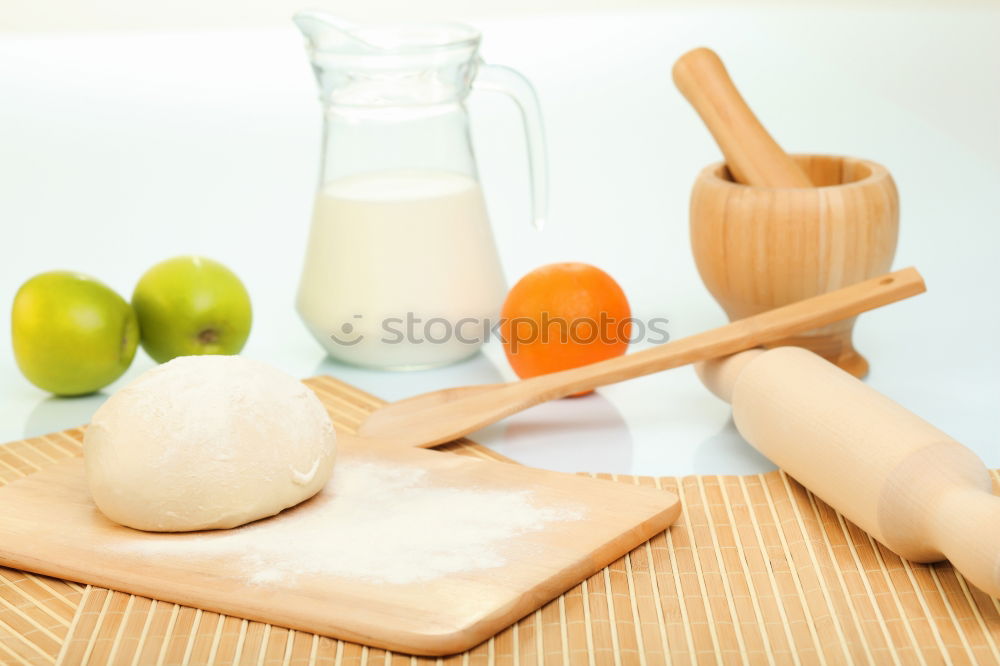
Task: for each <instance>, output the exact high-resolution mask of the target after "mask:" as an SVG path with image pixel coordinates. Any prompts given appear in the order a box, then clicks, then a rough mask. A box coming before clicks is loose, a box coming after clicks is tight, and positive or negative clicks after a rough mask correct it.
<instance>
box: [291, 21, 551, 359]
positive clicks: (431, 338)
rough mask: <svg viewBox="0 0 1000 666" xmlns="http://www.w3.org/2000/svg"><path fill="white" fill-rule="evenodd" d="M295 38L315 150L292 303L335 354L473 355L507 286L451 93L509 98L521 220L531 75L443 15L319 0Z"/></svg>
mask: <svg viewBox="0 0 1000 666" xmlns="http://www.w3.org/2000/svg"><path fill="white" fill-rule="evenodd" d="M294 21H295V23H296V25H298V27H299V28H300V29H301V30H302V32H303V33H304V34H305V36H306V44H307V49H308V52H309V57H310V59H311V61H312V65H313V71H314V73H315V75H316V79H317V81H318V83H319V88H320V102H321V104H322V106H323V121H324V125H323V152H322V158H321V160H322V161H321V169H320V182H319V189H318V192H317V195H316V202H315V208H314V213H313V220H312V227H311V231H310V235H309V246H308V249H307V252H306V258H305V265H304V267H303V271H302V278H301V281H300V283H299V292H298V299H297V308H298V311H299V314H300V315H301V317H302V319H303V320H304V321H305V323H306V326H307V327H308V328H309V330H310V331H311V332H312V334H313V335H314V336H315V337H316V339H317V340H318V341H319V342H320V344H322V345H323V347H324V348H326V350H327V351H328V352H329V353H330V355H331V356H333V357H334V358H336V359H339V360H342V361H345V362H348V363H353V364H356V365H362V366H368V367H377V368H391V369H415V368H426V367H432V366H436V365H443V364H446V363H452V362H454V361H458V360H460V359H462V358H465V357H467V356H469V355H471V354H473V353H475V352H476V351H477V350H478V349H479V347H480V346H481V344H482V342H483V341H484V340H485V339H486V338H487V337H488V335H489V327H490V326H492V325H493V324H495V323H496V318H497V316H498V313H499V310H500V306H501V305H502V303H503V299H504V296H505V294H506V283H505V281H504V277H503V272H502V270H501V266H500V259H499V256H498V254H497V249H496V245H495V243H494V240H493V233H492V230H491V228H490V224H489V220H488V218H487V214H486V206H485V202H484V200H483V193H482V190H481V189H480V187H479V182H478V176H477V172H476V162H475V157H474V155H473V150H472V145H471V143H470V139H469V118H468V114H467V112H466V109H465V106H464V101H465V98H466V97H467V96H468V94H469V93H470V91H471V90H472V89H473V88H476V89H489V90H494V91H498V92H503V93H506V94H507V95H509V96H510V97H512V98H513V99H514V101H515V102H516V103H517V104H518V106H519V107H520V110H521V116H522V118H523V120H524V127H525V134H526V136H527V146H528V157H529V165H528V166H529V169H530V183H531V187H532V206H533V216H534V223H535V226H536V227H539V228H540V227H541V226H542V224H543V220H544V216H545V207H546V182H545V178H546V165H545V147H544V140H543V133H542V120H541V113H540V111H539V107H538V100H537V98H536V97H535V93H534V90H533V89H532V87H531V84H530V83H529V82H528V81H527V80H526V79H525V78H524V77H523V76H521V75H520V74H518V73H517V72H515V71H513V70H511V69H509V68H505V67H497V66H494V65H486V64H484V63H483V61H482V59H481V58H479V56H478V48H479V41H480V34H479V32H478V31H477V30H475V29H474V28H471V27H468V26H465V25H460V24H452V23H441V24H414V25H384V26H355V25H350V24H347V23H345V22H344V21H341V20H339V19H336V18H334V17H332V16H329V15H326V14H322V13H318V12H303V13H299V14H296V15H295V17H294Z"/></svg>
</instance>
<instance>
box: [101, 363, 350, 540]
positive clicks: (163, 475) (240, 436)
mask: <svg viewBox="0 0 1000 666" xmlns="http://www.w3.org/2000/svg"><path fill="white" fill-rule="evenodd" d="M335 440H336V435H335V434H334V430H333V424H332V423H331V422H330V417H329V416H328V415H327V413H326V410H325V409H324V408H323V405H322V404H321V403H320V401H319V400H318V399H317V398H316V395H315V394H314V393H313V392H312V391H311V390H309V389H308V388H307V387H306V386H305V385H304V384H302V383H301V382H299V381H298V380H296V379H295V378H293V377H290V376H289V375H286V374H285V373H283V372H281V371H280V370H277V369H275V368H273V367H271V366H269V365H267V364H265V363H261V362H259V361H253V360H250V359H246V358H243V357H240V356H182V357H179V358H176V359H174V360H172V361H169V362H168V363H164V364H163V365H161V366H159V367H156V368H153V369H152V370H149V371H148V372H145V373H143V374H142V375H140V376H139V377H138V378H137V379H136V380H135V381H133V382H132V383H131V384H129V385H128V386H126V387H125V388H123V389H121V390H120V391H118V392H117V393H115V394H114V395H113V396H111V398H110V399H108V401H107V402H105V403H104V404H103V405H101V407H100V408H99V409H98V410H97V412H96V413H95V414H94V418H93V421H92V423H91V424H90V426H89V427H88V428H87V431H86V434H85V435H84V439H83V447H84V459H85V462H86V468H87V481H88V483H89V484H90V492H91V494H92V495H93V498H94V502H95V503H96V504H97V507H98V508H99V509H100V510H101V511H102V512H103V513H104V515H106V516H107V517H108V518H110V519H111V520H113V521H115V522H117V523H121V524H122V525H127V526H129V527H134V528H136V529H140V530H150V531H154V532H182V531H188V530H202V529H215V528H227V527H236V526H237V525H242V524H244V523H248V522H250V521H253V520H257V519H258V518H264V517H266V516H272V515H274V514H276V513H278V512H279V511H281V510H282V509H285V508H288V507H290V506H293V505H295V504H298V503H299V502H302V501H304V500H306V499H308V498H310V497H312V496H313V495H314V494H316V493H317V492H318V491H319V490H320V489H321V488H322V487H323V486H324V485H325V484H326V482H327V481H328V480H329V478H330V475H331V474H332V472H333V461H334V453H335V448H336V446H335Z"/></svg>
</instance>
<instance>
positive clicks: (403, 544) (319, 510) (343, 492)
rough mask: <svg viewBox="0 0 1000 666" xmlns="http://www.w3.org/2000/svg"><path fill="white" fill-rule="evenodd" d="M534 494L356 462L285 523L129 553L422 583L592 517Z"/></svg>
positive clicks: (287, 573) (263, 574) (254, 575)
mask: <svg viewBox="0 0 1000 666" xmlns="http://www.w3.org/2000/svg"><path fill="white" fill-rule="evenodd" d="M531 496H532V492H531V491H530V490H492V489H482V488H474V487H448V486H440V485H433V484H432V483H431V482H430V481H429V480H428V479H427V478H426V472H425V470H423V469H421V468H417V467H400V466H388V465H385V464H383V463H378V462H374V461H363V460H356V459H348V460H343V461H341V462H340V463H338V464H337V466H336V467H335V468H334V474H333V479H332V480H331V482H330V483H329V484H328V485H327V486H326V488H325V489H324V490H323V491H322V492H321V493H320V494H318V495H317V496H316V497H315V498H313V499H312V500H310V501H309V502H307V503H305V504H303V505H301V506H299V507H298V508H295V509H292V510H289V511H286V512H284V513H282V514H280V515H279V516H277V517H275V518H271V519H267V520H263V521H260V522H257V523H252V524H250V525H246V526H244V527H240V528H237V529H233V530H226V531H217V532H205V533H200V534H197V535H192V534H187V535H176V534H162V535H148V537H147V538H143V539H142V540H141V541H139V540H132V541H130V542H129V543H128V544H127V545H124V546H122V547H125V548H130V549H134V550H137V551H140V552H142V553H143V554H145V555H148V556H149V557H150V558H155V557H157V556H161V555H168V554H169V555H174V556H195V555H200V556H209V557H225V558H232V559H233V561H234V564H237V565H238V568H239V569H242V570H245V571H247V572H249V573H248V576H247V580H248V582H251V583H254V584H259V585H275V584H281V583H284V582H287V581H289V580H292V579H294V578H296V577H298V576H301V575H320V574H321V575H333V576H342V577H346V578H355V579H361V580H365V581H369V582H376V583H395V584H406V583H417V582H423V581H428V580H432V579H435V578H440V577H442V576H445V575H447V574H450V573H457V572H463V571H474V570H480V569H490V568H494V567H500V566H503V565H504V564H505V563H506V561H507V560H506V557H505V555H504V552H505V549H509V548H510V547H511V546H510V544H509V540H510V539H511V538H512V537H514V536H516V535H518V534H524V533H527V532H537V531H540V530H542V529H544V528H545V526H546V524H548V523H553V522H560V521H570V520H580V519H581V518H583V510H582V508H580V507H579V506H570V505H566V506H559V507H551V506H550V507H538V506H535V505H534V504H533V503H532V502H531Z"/></svg>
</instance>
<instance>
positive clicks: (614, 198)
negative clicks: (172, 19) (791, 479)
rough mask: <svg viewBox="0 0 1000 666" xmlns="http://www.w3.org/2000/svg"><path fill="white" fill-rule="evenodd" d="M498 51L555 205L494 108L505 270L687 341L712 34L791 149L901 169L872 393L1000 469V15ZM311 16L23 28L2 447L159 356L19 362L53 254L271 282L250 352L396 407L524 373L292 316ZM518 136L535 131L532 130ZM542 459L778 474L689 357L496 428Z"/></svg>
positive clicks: (753, 15) (85, 264) (98, 266)
mask: <svg viewBox="0 0 1000 666" xmlns="http://www.w3.org/2000/svg"><path fill="white" fill-rule="evenodd" d="M480 27H482V28H483V29H484V32H485V42H484V47H483V54H484V56H485V57H486V59H487V60H488V61H490V62H497V63H503V64H507V65H510V66H513V67H515V68H517V69H519V70H521V71H522V72H523V73H524V74H525V75H527V76H528V77H529V78H530V79H531V80H532V81H533V82H534V83H535V85H536V87H537V89H538V92H539V95H540V97H541V100H542V104H543V107H544V112H545V117H546V123H547V131H548V140H549V149H550V163H551V186H552V197H551V215H550V224H549V226H548V228H547V229H546V230H545V231H544V232H543V233H540V234H538V233H536V232H534V231H533V230H532V229H531V228H530V227H529V224H528V219H527V218H528V203H527V192H526V190H527V178H526V172H525V166H524V155H523V153H522V151H521V150H520V149H519V146H520V145H521V139H520V137H519V134H518V133H519V131H520V130H519V127H518V119H517V114H516V112H515V110H514V108H513V107H512V106H511V105H510V103H509V102H507V101H505V100H503V99H495V98H493V97H489V96H486V95H482V96H476V97H475V98H474V99H473V100H472V101H471V103H470V108H471V113H472V114H473V122H474V139H475V144H476V148H477V152H478V158H479V166H480V172H481V176H482V180H483V184H484V188H485V190H486V193H487V199H488V204H489V209H490V213H491V217H492V220H493V225H494V229H495V234H496V237H497V243H498V245H499V247H500V252H501V256H502V257H503V261H504V266H505V270H506V273H507V276H508V279H509V280H510V281H511V282H513V281H514V280H515V279H517V278H518V277H520V276H521V275H523V274H524V273H525V272H527V271H528V270H530V269H531V268H533V267H535V266H538V265H541V264H544V263H549V262H552V261H564V260H576V261H586V262H590V263H593V264H596V265H598V266H600V267H602V268H604V269H605V270H607V271H608V272H610V273H611V274H612V275H614V276H615V278H616V279H617V280H618V281H619V282H620V283H621V284H622V286H623V287H624V289H625V291H626V293H627V294H628V295H629V298H630V300H631V302H632V305H633V311H634V312H635V313H636V314H637V315H638V316H643V317H654V316H664V317H668V318H669V319H670V334H671V335H672V337H674V338H677V337H681V336H684V335H688V334H691V333H694V332H697V331H699V330H702V329H705V328H709V327H712V326H716V325H719V324H722V323H724V317H723V316H722V313H721V310H720V309H719V308H718V307H717V306H716V305H715V304H714V302H713V301H712V299H711V298H710V297H709V295H708V294H707V292H706V291H705V289H704V288H703V287H702V285H701V282H700V280H699V278H698V275H697V272H696V270H695V268H694V263H693V260H692V258H691V255H690V251H689V248H688V232H687V201H688V192H689V188H690V185H691V182H692V180H693V178H694V176H695V174H696V173H697V171H698V170H699V169H700V168H701V167H702V166H703V165H705V164H707V163H709V162H712V161H715V160H717V159H719V153H718V150H717V148H716V147H715V146H714V145H713V144H712V141H711V138H710V137H709V135H708V133H707V131H706V130H705V129H704V128H703V126H702V125H701V124H700V122H699V121H698V119H697V118H696V116H695V114H694V112H693V111H692V110H691V109H690V108H689V107H688V106H687V104H686V102H685V101H684V100H683V98H682V97H681V96H680V94H679V93H677V92H676V90H675V89H674V88H673V84H672V83H671V81H670V76H669V71H670V65H671V64H672V62H673V61H674V60H675V58H676V57H677V56H678V55H680V53H682V52H683V51H685V50H687V49H689V48H691V47H693V46H697V45H700V44H707V45H711V46H713V47H714V48H715V49H716V50H718V51H719V52H720V53H721V55H722V56H723V58H724V59H726V60H727V62H728V64H729V66H730V71H731V73H732V75H733V77H734V78H735V80H736V81H737V84H738V85H740V87H741V88H742V89H743V91H744V93H745V95H746V96H747V98H748V99H749V101H750V102H751V104H752V106H754V107H755V109H756V110H757V112H758V114H759V115H760V117H761V118H762V119H763V120H764V122H765V124H766V125H767V126H768V127H769V128H770V129H771V130H772V131H773V132H774V133H775V135H776V136H777V137H778V139H779V140H780V141H781V142H782V144H783V145H784V146H785V147H786V148H787V149H788V150H790V151H797V152H829V153H841V154H849V155H858V156H863V157H868V158H871V159H874V160H876V161H879V162H882V163H883V164H885V165H886V166H888V167H889V169H890V170H891V171H892V173H893V174H894V176H895V179H896V182H897V185H898V187H899V191H900V196H901V201H902V222H901V237H900V244H899V250H898V253H897V260H896V265H897V266H899V267H902V266H905V265H916V266H918V268H920V270H921V272H922V273H923V274H924V276H925V277H926V279H927V282H928V285H929V289H930V290H929V293H928V294H926V295H923V296H920V297H917V298H914V299H911V300H910V301H907V302H904V303H901V304H898V305H894V306H891V307H888V308H885V309H883V310H881V311H878V312H875V313H872V314H868V315H865V316H863V317H862V318H861V320H860V323H859V325H858V327H857V330H856V341H857V346H858V348H859V349H860V350H861V351H862V353H864V354H865V355H866V356H867V357H868V358H869V359H870V361H871V362H872V373H871V375H870V377H869V380H868V381H869V382H870V383H871V385H873V386H875V387H876V388H878V389H879V390H881V391H884V392H885V393H887V394H888V395H890V396H891V397H893V398H895V399H896V400H898V401H900V402H901V403H903V404H904V405H905V406H907V407H909V408H910V409H912V410H913V411H915V412H917V413H919V414H921V415H922V416H924V417H925V418H926V419H928V420H929V421H931V422H932V423H934V424H936V425H937V426H938V427H940V428H941V429H943V430H945V431H946V432H948V433H950V434H952V435H953V436H955V437H956V438H958V439H959V440H960V441H962V442H964V443H966V444H967V445H968V446H970V447H972V448H973V449H975V450H976V451H977V452H978V453H979V454H980V455H982V456H983V458H984V459H985V461H986V462H987V464H989V465H991V466H994V467H997V466H1000V447H998V446H997V444H996V442H997V432H1000V428H998V425H1000V424H998V423H997V417H996V414H997V413H998V410H997V408H998V406H1000V352H998V351H997V346H996V338H997V336H998V334H1000V315H998V305H997V295H996V294H997V286H998V280H997V277H996V273H995V272H994V271H995V265H996V256H997V250H996V248H997V247H998V245H1000V231H998V226H1000V197H998V196H997V193H998V190H1000V130H998V127H1000V125H998V118H1000V87H998V86H996V85H995V82H996V76H997V72H998V65H1000V47H998V42H997V41H996V39H995V35H996V33H997V31H998V28H1000V10H997V9H990V8H986V7H981V8H974V7H973V8H966V9H943V8H942V9H930V8H926V7H925V8H920V9H915V10H913V11H910V12H907V11H904V10H899V9H898V8H896V9H894V10H893V11H888V10H869V9H865V8H863V7H860V6H857V7H853V8H851V9H847V10H842V9H838V10H833V9H830V10H823V9H819V8H811V9H801V10H791V9H787V10H786V9H779V8H778V7H769V8H763V9H762V8H757V9H756V10H753V11H745V10H742V9H737V8H735V5H734V7H732V8H730V7H727V8H725V9H724V10H719V9H718V8H716V9H715V10H714V11H700V10H695V9H693V8H687V9H678V10H672V11H668V10H661V11H653V10H647V11H635V12H630V13H617V14H609V13H602V14H589V15H549V16H544V17H537V18H530V19H529V18H520V19H509V20H501V19H491V20H488V21H487V20H484V21H482V22H481V23H480ZM319 131H320V126H319V113H318V107H317V105H316V101H315V92H314V85H313V82H312V80H311V75H310V72H309V69H308V67H307V65H306V59H305V55H304V52H303V49H302V43H301V39H300V37H299V35H298V34H297V33H296V32H295V31H294V29H293V28H292V27H291V25H289V26H287V27H285V28H274V29H259V30H252V31H251V30H232V31H226V32H206V31H201V32H194V31H192V32H186V33H115V34H110V33H109V34H90V35H65V34H64V35H61V36H43V35H35V36H14V35H6V36H0V229H2V236H0V253H2V256H0V303H3V307H2V308H0V441H7V440H13V439H19V438H22V437H24V436H33V435H38V434H41V433H45V432H49V431H52V430H58V429H62V428H66V427H71V426H75V425H78V424H80V423H83V422H85V421H87V420H88V418H89V416H90V414H91V413H92V411H93V410H94V408H95V407H96V406H97V405H98V404H99V403H100V402H101V401H102V400H104V399H105V398H106V397H107V395H109V394H110V393H112V392H113V391H114V390H115V389H116V388H118V387H120V386H122V385H123V383H124V382H127V381H128V380H129V379H131V378H133V377H135V376H136V375H137V374H138V373H140V372H142V371H144V370H146V369H148V368H150V367H151V366H152V365H153V362H152V361H151V360H150V359H149V358H148V357H147V356H146V355H145V354H144V353H143V352H142V351H140V352H139V353H138V355H137V356H136V360H135V362H134V364H133V366H132V368H131V369H130V370H129V371H128V373H126V375H125V376H124V377H123V378H122V379H121V380H119V381H118V382H116V383H115V384H113V385H111V386H109V387H108V388H107V389H105V390H104V391H103V392H102V393H100V394H97V395H94V396H90V397H85V398H77V399H59V398H53V397H50V396H48V395H47V394H45V393H44V392H42V391H40V390H38V389H36V388H35V387H33V386H32V385H31V384H29V383H28V382H27V381H26V380H25V379H24V378H23V377H22V376H21V374H20V373H19V372H18V370H17V368H16V365H15V363H14V358H13V354H12V352H11V347H10V340H9V328H10V326H9V316H10V312H9V307H10V305H9V304H10V302H11V299H12V298H13V295H14V292H15V290H16V289H17V287H18V285H19V284H20V283H21V282H23V281H24V280H25V279H27V278H28V277H30V276H31V275H34V274H36V273H39V272H42V271H46V270H51V269H56V268H70V269H75V270H79V271H82V272H85V273H89V274H92V275H94V276H96V277H98V278H100V279H102V280H103V281H105V282H107V283H108V284H110V285H111V286H113V287H114V288H116V289H117V290H118V291H119V292H120V293H122V294H123V295H125V296H126V297H128V296H129V295H130V294H131V291H132V288H133V286H134V284H135V281H136V280H137V279H138V277H139V276H140V275H141V274H142V272H143V271H145V270H146V269H147V268H148V267H149V266H151V265H152V264H154V263H156V262H157V261H159V260H161V259H164V258H167V257H170V256H173V255H177V254H190V253H198V254H204V255H207V256H210V257H213V258H216V259H218V260H220V261H222V262H223V263H225V264H227V265H229V266H230V267H231V268H232V269H233V270H235V271H236V272H237V273H238V274H239V275H240V276H241V277H242V278H243V279H244V281H245V283H246V284H247V286H248V288H249V290H250V293H251V296H252V298H253V303H254V308H255V323H254V329H253V332H252V335H251V337H250V340H249V343H248V345H247V347H246V349H245V350H244V353H245V354H246V355H248V356H251V357H255V358H260V359H263V360H267V361H269V362H272V363H274V364H276V365H278V366H279V367H282V368H284V369H285V370H287V371H288V372H290V373H293V374H295V375H298V376H308V375H313V374H317V373H328V374H331V375H334V376H336V377H338V378H340V379H342V380H344V381H347V382H350V383H352V384H355V385H357V386H359V387H361V388H363V389H365V390H367V391H370V392H371V393H374V394H376V395H378V396H380V397H382V398H385V399H387V400H393V399H397V398H402V397H405V396H408V395H413V394H416V393H420V392H423V391H427V390H432V389H437V388H443V387H447V386H455V385H463V384H470V383H480V382H494V381H498V380H500V379H510V378H513V375H512V373H511V371H510V369H509V368H508V367H507V365H506V362H505V360H504V357H503V353H502V350H500V349H499V348H497V347H489V348H487V349H486V351H485V353H484V354H482V355H480V356H477V357H475V358H474V359H473V360H470V361H467V362H465V363H461V364H458V365H454V366H451V367H447V368H443V369H438V370H432V371H424V372H413V373H386V372H374V371H366V370H360V369H357V368H351V367H346V366H343V365H338V364H336V363H333V362H331V361H329V360H325V359H324V354H323V353H322V351H321V349H320V347H319V345H318V344H317V343H316V342H315V341H314V340H313V339H312V338H311V337H310V336H309V334H308V333H307V332H306V330H305V328H304V327H303V326H302V324H301V322H300V321H299V319H298V317H297V315H296V314H295V312H294V309H293V299H294V292H295V286H296V282H297V279H298V274H299V270H300V266H301V260H302V255H303V250H304V246H305V235H306V232H307V228H308V220H309V215H310V207H311V202H312V190H313V187H314V183H315V175H316V169H317V160H318V148H319ZM512 146H513V147H514V148H513V149H512V148H511V147H512ZM474 438H475V439H477V440H478V441H480V442H482V443H484V444H486V445H487V446H490V447H492V448H494V449H495V450H497V451H499V452H501V453H503V454H505V455H508V456H510V457H512V458H514V459H516V460H518V461H521V462H524V463H528V464H531V465H536V466H540V467H546V468H550V469H558V470H566V471H584V470H585V471H600V472H615V473H637V474H650V475H677V474H688V473H702V474H704V473H753V472H757V471H764V470H767V469H770V468H771V465H770V463H769V462H768V461H767V460H765V459H764V458H762V457H761V456H760V455H759V454H757V453H756V452H755V451H754V450H753V449H751V448H750V447H749V446H748V445H747V444H746V443H745V442H744V441H743V440H742V439H741V438H740V436H739V434H738V433H736V431H735V430H734V429H733V427H732V425H731V423H730V420H729V409H728V407H727V406H726V405H724V404H723V403H721V402H720V401H718V400H716V399H715V398H714V397H712V396H711V395H709V394H708V393H707V392H706V391H705V390H704V389H703V388H702V387H701V386H700V384H699V383H698V382H697V380H696V378H695V376H694V373H693V371H692V370H691V369H690V368H682V369H678V370H674V371H670V372H666V373H661V374H659V375H654V376H650V377H646V378H642V379H638V380H633V381H630V382H627V383H623V384H620V385H616V386H610V387H606V388H603V389H601V390H600V391H599V392H598V393H597V394H595V395H591V396H588V397H584V398H579V399H570V400H563V401H559V402H556V403H551V404H547V405H544V406H541V407H538V408H535V409H532V410H529V411H527V412H524V413H522V414H519V415H517V416H515V417H513V418H511V419H509V420H507V421H505V422H503V423H500V424H497V425H495V426H493V427H490V428H488V429H486V430H484V431H483V432H480V433H477V434H476V435H474Z"/></svg>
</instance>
